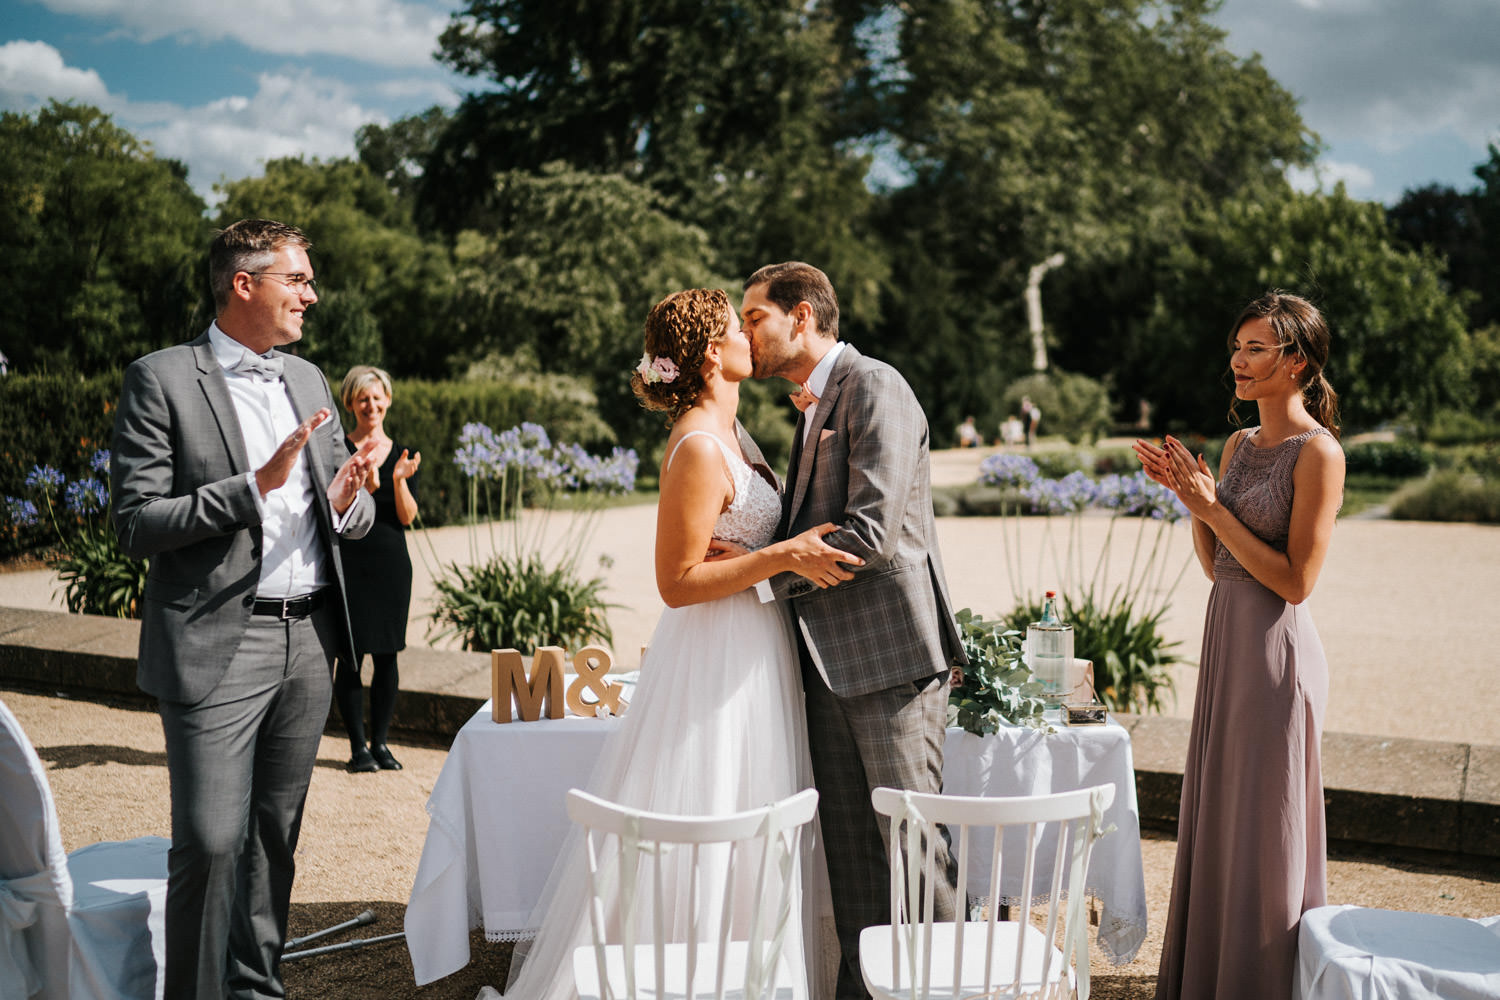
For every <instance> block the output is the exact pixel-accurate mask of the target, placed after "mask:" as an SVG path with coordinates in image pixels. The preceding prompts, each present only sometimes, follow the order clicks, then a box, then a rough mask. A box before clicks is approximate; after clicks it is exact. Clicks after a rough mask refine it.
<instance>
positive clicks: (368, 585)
mask: <svg viewBox="0 0 1500 1000" xmlns="http://www.w3.org/2000/svg"><path fill="white" fill-rule="evenodd" d="M346 440H347V439H346ZM349 447H350V448H356V446H355V444H354V442H353V441H350V442H349ZM402 447H403V446H402V445H401V444H399V443H397V442H394V441H393V442H391V451H390V454H388V455H386V457H385V461H384V462H382V463H381V464H380V487H379V488H378V489H377V490H375V492H374V493H372V494H371V496H373V497H374V498H375V523H374V524H372V525H371V526H370V530H369V533H368V534H366V535H365V537H363V538H353V539H343V540H342V541H340V543H339V550H340V552H341V554H342V556H343V563H344V582H345V586H346V588H347V590H348V595H347V596H348V599H349V620H350V622H351V624H352V626H353V628H354V651H355V653H356V655H357V656H358V657H359V659H361V660H363V659H364V657H365V654H366V653H399V652H400V651H401V650H403V649H405V648H406V620H407V617H408V615H409V614H410V612H411V556H410V555H409V554H408V553H407V551H406V526H405V525H403V524H402V523H401V521H400V519H399V518H397V517H396V488H395V480H394V479H392V478H391V477H392V474H393V473H394V472H395V470H396V460H397V459H399V458H400V457H401V449H402ZM356 450H357V448H356ZM406 485H407V488H408V489H410V490H411V492H412V496H413V497H415V496H416V494H417V477H416V476H415V475H413V476H412V477H411V478H410V479H408V480H407V481H406Z"/></svg>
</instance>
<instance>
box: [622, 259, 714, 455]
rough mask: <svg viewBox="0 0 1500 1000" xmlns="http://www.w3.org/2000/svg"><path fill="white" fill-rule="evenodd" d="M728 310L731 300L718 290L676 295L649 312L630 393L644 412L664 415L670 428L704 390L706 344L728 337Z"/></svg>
mask: <svg viewBox="0 0 1500 1000" xmlns="http://www.w3.org/2000/svg"><path fill="white" fill-rule="evenodd" d="M729 311H730V305H729V296H728V295H726V294H725V293H724V292H723V290H721V289H718V288H689V289H688V290H687V291H683V292H674V293H673V294H671V295H668V296H667V297H666V298H664V299H662V300H661V301H660V302H658V303H657V304H656V305H654V306H652V307H651V313H650V314H649V315H648V316H647V317H646V354H645V357H643V358H642V359H641V364H640V366H639V367H637V368H636V370H635V372H634V373H633V374H632V375H631V376H630V388H631V390H632V391H633V392H634V393H635V398H636V399H639V400H640V401H641V405H642V406H644V407H645V408H646V409H648V410H664V411H666V414H667V426H668V427H670V426H672V424H673V423H675V422H676V420H677V418H678V417H680V416H682V415H683V413H685V412H687V409H688V407H690V406H692V405H693V403H694V402H695V401H696V400H697V399H698V394H699V393H701V392H702V391H703V386H704V380H703V372H702V369H703V362H704V360H705V359H706V358H707V356H708V347H709V345H710V344H716V343H718V342H719V341H721V340H723V339H724V337H725V336H726V335H727V334H728V333H729ZM664 373H665V374H664Z"/></svg>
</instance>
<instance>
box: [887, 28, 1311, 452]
mask: <svg viewBox="0 0 1500 1000" xmlns="http://www.w3.org/2000/svg"><path fill="white" fill-rule="evenodd" d="M1213 7H1214V4H1213V3H1212V2H1210V0H913V2H910V3H906V4H903V5H901V6H900V8H899V14H898V15H897V16H892V15H889V14H887V15H886V20H885V22H884V30H885V34H886V37H887V39H888V42H887V44H888V45H893V46H894V52H895V55H894V57H893V58H892V59H891V60H890V63H889V65H888V67H887V68H886V70H885V72H884V76H883V78H882V79H881V80H878V81H877V82H876V84H875V89H876V91H877V92H878V93H879V100H880V102H881V103H882V104H883V105H884V106H885V107H886V108H888V114H889V117H888V119H887V128H886V130H887V132H888V134H889V135H890V136H891V141H892V148H893V149H894V151H895V152H896V153H897V154H898V155H899V157H900V160H901V163H902V164H903V165H904V166H905V168H906V169H907V170H908V171H909V175H910V177H911V183H910V184H909V185H906V186H905V187H902V188H900V189H899V190H897V191H896V192H894V194H893V196H892V198H891V201H890V206H891V207H890V212H889V214H888V216H887V223H886V238H887V239H888V240H889V241H890V242H891V243H892V244H893V245H896V246H900V247H902V248H904V252H903V257H904V258H906V259H908V260H913V261H919V262H920V265H921V267H922V268H924V269H931V268H934V267H936V268H938V269H939V270H941V271H942V272H944V273H945V274H946V276H947V280H946V281H945V282H943V283H942V284H943V285H944V286H945V287H946V288H947V289H948V290H949V291H948V293H947V294H946V295H945V296H944V298H943V300H942V301H934V297H933V296H932V294H931V283H930V282H924V283H920V284H919V283H918V282H917V281H915V280H913V278H914V275H913V274H912V273H911V272H909V271H907V270H906V268H904V267H902V266H901V265H898V266H897V268H896V271H895V275H896V280H895V281H894V282H893V283H892V285H893V292H892V298H893V300H895V301H893V302H892V304H891V306H890V312H891V315H892V316H893V318H895V319H896V320H897V322H893V323H892V324H891V325H890V326H888V327H887V328H885V329H884V330H883V332H882V336H881V341H882V344H881V346H882V348H883V349H884V350H885V351H886V352H887V353H888V354H892V355H896V354H908V355H912V357H911V363H912V364H914V365H916V366H918V367H921V366H923V365H924V364H925V365H929V366H932V367H941V366H943V365H945V364H946V365H950V366H951V364H952V363H951V362H948V361H945V360H944V359H951V358H969V357H974V358H977V359H978V363H977V364H969V365H964V366H960V367H959V368H958V370H957V371H956V372H955V373H954V377H953V378H951V379H947V380H945V381H944V384H943V391H942V393H941V394H938V393H933V396H932V398H930V399H928V400H927V402H929V404H930V405H932V406H936V407H938V409H939V411H940V413H939V416H940V418H941V419H942V420H943V421H944V422H956V421H957V419H958V418H959V417H961V416H962V415H963V413H964V412H981V413H982V412H984V411H985V410H986V408H987V406H988V405H989V404H990V402H991V401H992V400H993V399H994V398H995V397H997V396H998V395H999V391H1000V389H1001V388H1002V387H1003V385H1004V384H1005V382H1006V381H1007V380H1008V379H1010V378H1013V377H1015V376H1016V375H1019V374H1023V373H1024V372H1025V371H1026V370H1027V368H1028V367H1029V365H1028V364H1027V361H1028V359H1029V357H1030V352H1029V351H1025V350H1020V349H1018V348H1017V347H1016V346H1015V342H1017V341H1019V340H1021V339H1022V338H1024V337H1025V336H1026V332H1025V326H1024V312H1023V310H1022V308H1021V296H1022V292H1023V289H1024V287H1025V280H1026V275H1027V272H1028V270H1029V269H1030V268H1031V267H1032V266H1033V265H1034V264H1037V263H1038V262H1040V261H1042V260H1045V259H1046V258H1047V257H1049V256H1051V255H1052V254H1053V253H1056V252H1063V253H1065V254H1066V256H1067V264H1066V265H1065V266H1064V267H1062V268H1060V269H1058V270H1056V271H1054V272H1052V273H1051V274H1049V276H1048V277H1047V279H1046V281H1045V283H1044V284H1043V286H1042V297H1043V300H1044V301H1045V303H1046V314H1047V316H1048V319H1049V321H1050V322H1049V335H1050V336H1051V337H1052V338H1053V340H1054V345H1053V346H1054V348H1055V350H1054V360H1055V362H1056V363H1058V364H1060V365H1062V366H1063V367H1065V368H1077V369H1081V370H1084V371H1086V372H1088V373H1090V374H1094V375H1098V376H1110V375H1117V374H1118V373H1116V372H1115V371H1114V369H1113V366H1112V364H1111V362H1110V359H1111V357H1112V352H1111V351H1110V350H1109V343H1110V340H1111V339H1112V337H1114V336H1117V335H1118V331H1119V329H1120V326H1119V320H1120V319H1121V318H1122V317H1128V316H1130V315H1132V314H1138V313H1139V312H1140V311H1141V310H1143V309H1144V308H1145V307H1146V302H1147V301H1148V300H1149V286H1147V285H1145V284H1144V283H1143V281H1142V279H1143V278H1144V277H1145V274H1146V272H1145V271H1143V269H1142V265H1143V264H1144V263H1145V262H1146V261H1149V260H1150V258H1151V256H1152V255H1154V254H1155V253H1159V252H1161V250H1162V249H1163V248H1164V247H1166V246H1169V245H1170V244H1171V242H1172V241H1173V240H1174V239H1176V238H1177V236H1178V234H1180V233H1181V232H1182V231H1183V229H1184V227H1185V226H1186V225H1188V224H1189V222H1190V220H1191V219H1193V218H1194V216H1195V214H1196V213H1199V212H1202V211H1205V210H1208V209H1209V208H1210V207H1211V206H1212V205H1214V204H1217V203H1218V202H1220V201H1221V200H1223V199H1224V198H1227V197H1230V196H1238V195H1245V194H1248V193H1251V192H1277V191H1284V190H1285V187H1286V184H1285V180H1284V178H1283V171H1284V169H1285V167H1286V166H1287V165H1288V164H1305V163H1308V162H1310V160H1311V158H1312V155H1313V152H1314V146H1313V145H1312V142H1311V137H1310V136H1308V135H1307V134H1306V130H1305V128H1304V126H1303V124H1302V122H1301V119H1300V118H1299V116H1298V115H1297V112H1296V107H1295V102H1294V101H1293V99H1292V97H1291V95H1290V94H1288V93H1287V92H1286V91H1285V90H1283V89H1282V88H1281V87H1280V86H1278V85H1277V84H1276V83H1275V82H1274V81H1273V80H1272V79H1271V78H1270V76H1269V75H1268V74H1267V73H1266V72H1265V70H1264V68H1263V67H1262V66H1261V65H1260V63H1259V61H1258V60H1256V59H1250V60H1242V59H1238V58H1236V57H1234V56H1233V55H1231V54H1230V53H1229V52H1228V51H1227V50H1226V49H1225V48H1224V46H1223V38H1224V34H1223V32H1222V31H1221V30H1220V29H1218V28H1216V27H1214V26H1213V25H1212V24H1211V23H1209V22H1208V20H1207V15H1208V14H1209V13H1210V12H1211V10H1212V9H1213ZM1122 272H1123V273H1122ZM1111 274H1113V275H1114V277H1113V278H1112V279H1108V278H1106V280H1094V279H1092V278H1091V277H1090V276H1093V275H1104V276H1109V275H1111ZM901 300H906V301H904V302H903V301H901ZM913 322H915V323H919V324H922V325H923V326H928V327H935V328H936V329H937V330H938V331H939V332H940V331H941V330H943V329H948V330H952V331H955V333H956V335H957V338H958V339H957V340H956V341H946V340H943V339H941V338H940V337H928V336H925V335H924V336H922V337H920V338H917V337H914V336H913V334H914V333H916V332H918V331H919V330H920V329H921V327H920V326H919V327H916V328H913V327H911V326H910V325H909V324H911V323H913Z"/></svg>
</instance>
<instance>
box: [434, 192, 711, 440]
mask: <svg viewBox="0 0 1500 1000" xmlns="http://www.w3.org/2000/svg"><path fill="white" fill-rule="evenodd" d="M475 222H476V228H475V229H472V230H465V231H464V232H463V233H461V234H460V236H459V238H458V241H457V246H456V251H455V253H456V258H457V267H458V284H459V286H460V287H461V288H462V289H463V291H462V294H461V296H460V298H459V300H458V301H457V303H456V306H455V309H454V311H453V315H454V317H455V320H454V322H455V327H456V333H457V336H458V337H459V338H460V339H461V340H462V342H463V344H464V345H465V347H464V350H463V352H461V353H460V354H459V355H458V356H457V358H456V359H455V360H458V359H463V360H478V359H480V358H482V357H484V356H486V355H491V354H502V355H522V356H524V357H527V358H530V359H534V363H535V365H536V367H538V368H539V369H540V370H541V371H543V372H551V373H562V374H569V375H581V376H585V377H587V378H589V379H590V380H591V381H592V383H593V385H594V386H595V391H596V393H597V395H598V400H599V410H600V413H601V415H602V416H603V417H604V418H605V420H606V422H607V423H609V424H610V426H612V427H613V428H614V429H615V431H616V433H617V434H619V436H620V437H621V438H622V439H624V440H626V441H629V442H631V443H635V442H637V441H640V440H651V439H654V438H656V437H659V436H660V435H659V434H658V433H657V431H658V430H659V426H660V419H659V418H658V417H655V416H649V415H645V414H644V413H643V411H642V410H641V409H640V406H639V405H638V404H637V403H636V401H635V398H634V397H633V396H632V395H631V392H630V384H629V383H630V380H629V374H630V371H631V369H632V368H633V367H634V366H635V364H636V362H637V361H638V360H639V358H640V351H641V324H642V323H643V322H644V321H645V318H646V313H647V312H648V311H649V310H650V308H651V306H652V305H653V304H654V303H655V302H657V301H658V300H659V299H660V298H661V297H662V296H664V295H666V294H667V293H669V292H672V291H676V290H678V289H680V288H688V287H694V286H708V287H722V286H724V285H725V284H728V282H726V281H725V280H724V278H723V277H722V276H720V275H718V274H716V273H715V272H714V270H713V256H714V254H713V248H712V245H711V243H710V241H709V239H708V236H707V234H705V233H704V232H703V231H702V230H700V229H698V228H696V227H693V226H689V225H685V224H683V223H681V222H679V221H677V220H675V219H673V218H672V217H671V216H670V215H669V214H668V213H666V212H665V211H664V204H663V201H662V199H661V198H660V197H659V196H657V195H654V194H652V193H651V192H650V191H649V190H647V189H645V188H643V187H641V186H640V185H638V184H633V183H631V182H630V181H627V180H625V179H624V178H622V177H619V176H618V175H611V174H605V175H599V174H589V173H585V172H583V171H577V170H571V169H569V168H567V167H566V166H564V165H562V164H555V165H552V166H548V167H544V168H543V169H542V170H541V171H539V172H537V173H532V172H530V171H524V170H513V171H507V172H505V173H503V174H501V175H499V177H498V178H497V179H496V185H495V194H494V196H493V198H492V199H491V202H490V208H489V209H488V210H487V212H486V214H485V215H484V216H482V217H481V218H479V219H476V220H475Z"/></svg>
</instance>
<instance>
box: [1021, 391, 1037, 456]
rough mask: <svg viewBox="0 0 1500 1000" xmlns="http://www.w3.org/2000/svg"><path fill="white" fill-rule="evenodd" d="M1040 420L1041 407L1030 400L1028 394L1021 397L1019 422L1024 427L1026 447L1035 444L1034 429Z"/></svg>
mask: <svg viewBox="0 0 1500 1000" xmlns="http://www.w3.org/2000/svg"><path fill="white" fill-rule="evenodd" d="M1041 422H1042V408H1041V407H1040V406H1037V405H1036V404H1035V403H1033V402H1032V401H1031V397H1030V396H1022V397H1021V423H1022V425H1023V426H1024V427H1025V428H1026V447H1028V448H1030V447H1031V446H1032V445H1034V444H1036V429H1037V427H1038V426H1039V425H1040V424H1041Z"/></svg>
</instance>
